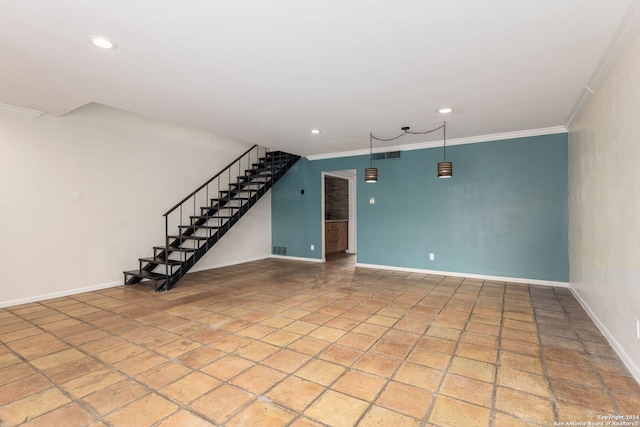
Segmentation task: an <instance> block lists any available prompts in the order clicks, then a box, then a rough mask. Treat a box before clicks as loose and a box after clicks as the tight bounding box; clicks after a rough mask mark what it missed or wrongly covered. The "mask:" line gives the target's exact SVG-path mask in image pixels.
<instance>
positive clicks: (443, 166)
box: [438, 122, 453, 178]
mask: <svg viewBox="0 0 640 427" xmlns="http://www.w3.org/2000/svg"><path fill="white" fill-rule="evenodd" d="M442 127H443V131H442V133H443V136H444V137H443V140H444V144H443V145H442V154H443V158H442V161H441V162H439V163H438V178H451V177H452V176H453V163H451V162H447V122H444V124H443V125H442Z"/></svg>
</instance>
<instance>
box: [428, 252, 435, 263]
mask: <svg viewBox="0 0 640 427" xmlns="http://www.w3.org/2000/svg"><path fill="white" fill-rule="evenodd" d="M434 259H436V254H434V253H433V252H431V253H429V261H433V260H434Z"/></svg>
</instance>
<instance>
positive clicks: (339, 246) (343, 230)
mask: <svg viewBox="0 0 640 427" xmlns="http://www.w3.org/2000/svg"><path fill="white" fill-rule="evenodd" d="M324 232H325V239H324V250H325V253H327V254H332V253H334V252H344V251H346V250H347V248H348V247H349V221H326V222H325V224H324Z"/></svg>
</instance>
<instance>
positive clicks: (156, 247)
mask: <svg viewBox="0 0 640 427" xmlns="http://www.w3.org/2000/svg"><path fill="white" fill-rule="evenodd" d="M165 248H166V247H165V246H154V247H153V249H156V250H164V249H165ZM195 251H197V249H194V248H181V247H178V246H169V252H195Z"/></svg>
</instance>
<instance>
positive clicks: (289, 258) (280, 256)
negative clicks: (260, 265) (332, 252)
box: [271, 255, 325, 262]
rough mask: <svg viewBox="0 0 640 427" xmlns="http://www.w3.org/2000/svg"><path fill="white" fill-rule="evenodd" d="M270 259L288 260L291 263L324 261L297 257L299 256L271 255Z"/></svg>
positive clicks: (322, 260)
mask: <svg viewBox="0 0 640 427" xmlns="http://www.w3.org/2000/svg"><path fill="white" fill-rule="evenodd" d="M271 258H278V259H288V260H291V261H306V262H325V260H324V259H319V258H305V257H299V256H286V255H271Z"/></svg>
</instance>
